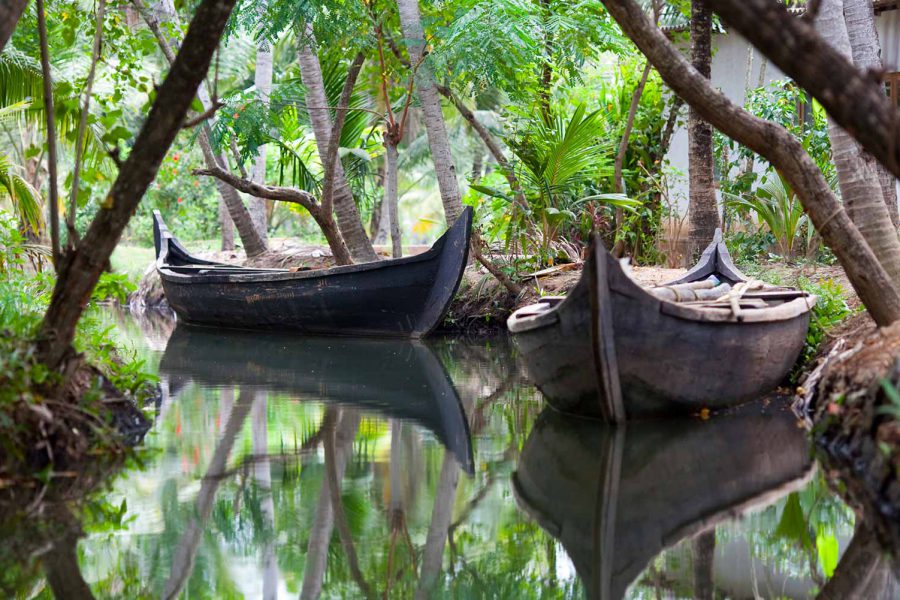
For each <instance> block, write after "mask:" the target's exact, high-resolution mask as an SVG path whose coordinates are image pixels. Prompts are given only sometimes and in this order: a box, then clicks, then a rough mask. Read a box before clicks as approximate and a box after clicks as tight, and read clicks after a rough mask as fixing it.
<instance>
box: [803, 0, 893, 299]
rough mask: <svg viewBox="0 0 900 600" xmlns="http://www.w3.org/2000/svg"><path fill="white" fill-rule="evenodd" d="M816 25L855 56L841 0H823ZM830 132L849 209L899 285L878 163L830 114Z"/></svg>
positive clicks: (838, 47) (840, 48)
mask: <svg viewBox="0 0 900 600" xmlns="http://www.w3.org/2000/svg"><path fill="white" fill-rule="evenodd" d="M816 29H817V30H818V31H819V33H820V35H821V36H822V37H823V38H824V39H825V40H827V41H828V43H829V44H831V46H832V47H833V48H835V49H836V50H838V51H839V52H840V53H841V54H843V55H844V56H847V57H850V56H852V50H851V46H850V38H849V35H848V30H847V23H846V21H845V20H844V2H843V1H842V0H822V3H821V5H820V6H819V14H818V16H817V17H816ZM828 136H829V137H830V138H831V150H832V155H833V157H834V164H835V166H836V167H837V174H838V183H839V184H840V188H841V196H842V198H843V200H844V206H845V207H846V209H847V213H848V214H849V215H850V219H851V220H853V222H854V223H855V224H856V226H857V227H858V228H859V231H860V233H862V235H863V237H864V238H865V239H866V242H868V244H869V247H871V248H872V252H874V253H875V256H876V257H877V258H878V262H880V263H881V265H882V266H883V267H884V270H885V271H887V273H888V276H889V277H890V278H891V280H892V281H893V282H894V284H895V285H900V238H898V237H897V230H896V229H895V228H894V225H893V222H892V221H891V215H890V213H889V212H888V208H887V205H886V204H885V201H884V192H883V191H882V187H881V183H880V177H879V173H878V166H877V163H876V161H875V159H873V158H872V157H871V156H870V155H869V154H868V153H867V152H865V151H864V150H863V149H862V147H861V146H860V145H859V144H858V143H857V142H856V140H854V139H853V137H852V136H851V135H850V134H849V133H848V132H847V131H846V130H845V129H843V128H842V127H841V126H840V125H838V124H837V122H836V121H835V120H834V119H832V118H831V117H830V116H829V118H828Z"/></svg>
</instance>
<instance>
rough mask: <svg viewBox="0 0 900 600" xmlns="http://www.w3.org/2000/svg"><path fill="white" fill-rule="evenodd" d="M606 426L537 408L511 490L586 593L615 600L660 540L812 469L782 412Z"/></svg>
mask: <svg viewBox="0 0 900 600" xmlns="http://www.w3.org/2000/svg"><path fill="white" fill-rule="evenodd" d="M750 410H755V411H756V412H755V413H754V414H735V415H726V416H722V417H721V418H717V419H715V420H714V421H713V422H703V421H689V420H675V421H671V420H670V421H665V422H646V423H636V424H632V425H628V426H627V427H624V428H623V427H619V428H612V427H609V426H605V425H603V424H601V423H598V422H592V421H584V420H578V419H573V418H570V417H566V416H564V415H560V414H558V413H555V412H553V411H544V414H542V415H541V417H540V418H539V419H538V421H537V423H536V424H535V426H534V429H533V430H532V432H531V435H530V436H529V438H528V440H527V441H526V442H525V447H524V448H523V450H522V455H521V457H520V460H519V464H518V467H517V470H516V473H515V474H514V475H513V489H514V492H515V495H516V498H517V500H518V502H519V505H520V506H521V507H522V508H523V509H524V510H525V511H526V512H528V513H529V514H531V515H532V516H533V517H534V518H535V519H536V520H537V522H538V523H539V524H540V526H541V527H542V528H544V529H546V530H547V531H548V532H549V533H550V534H551V535H553V536H554V537H555V538H557V539H559V540H560V542H561V543H562V545H563V547H564V548H565V550H566V552H567V553H568V554H569V556H570V558H571V559H572V562H573V563H574V565H575V569H576V571H577V572H578V575H579V577H580V578H581V580H582V582H583V584H584V586H585V588H586V589H587V590H588V594H587V595H588V597H591V598H604V599H610V598H615V599H617V598H621V597H623V596H624V594H625V591H626V589H627V587H628V586H629V585H630V584H631V582H632V581H634V580H635V578H637V576H638V575H639V574H640V573H641V572H642V571H643V570H644V569H645V568H646V567H647V565H648V564H649V563H650V561H651V560H652V559H653V558H654V557H655V556H656V555H657V554H659V553H660V552H662V551H663V550H664V549H666V548H668V547H670V546H672V545H674V544H676V543H677V542H679V541H680V540H682V539H684V538H686V537H688V536H691V535H695V534H697V533H700V532H702V531H705V530H707V529H709V528H711V527H713V526H714V525H715V524H716V523H718V522H720V521H722V520H724V519H726V518H729V517H732V516H734V515H736V514H738V513H739V512H740V511H742V510H746V509H749V508H751V507H753V506H756V505H759V504H761V503H764V502H771V501H772V500H774V499H775V498H776V497H778V496H780V495H782V494H784V493H787V492H788V491H790V490H792V489H795V488H796V487H797V486H799V485H800V484H802V483H803V482H804V481H805V480H806V476H807V475H808V474H809V473H810V472H811V469H812V460H811V458H810V455H809V449H808V444H807V440H806V437H805V435H804V433H803V431H802V430H800V429H798V428H797V426H796V419H795V418H794V417H793V415H791V414H790V413H789V411H784V410H780V409H778V410H776V411H775V412H773V413H770V414H760V413H759V410H760V409H759V408H758V407H746V409H744V410H743V411H741V412H745V413H746V412H749V411H750Z"/></svg>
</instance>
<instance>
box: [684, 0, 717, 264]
mask: <svg viewBox="0 0 900 600" xmlns="http://www.w3.org/2000/svg"><path fill="white" fill-rule="evenodd" d="M711 62H712V11H711V10H710V9H709V8H708V7H705V6H703V5H702V4H701V3H700V0H692V1H691V63H692V64H693V65H694V68H695V69H696V70H697V71H698V72H699V73H700V74H701V75H702V76H703V77H705V78H706V79H709V78H710V75H711V66H710V63H711ZM688 176H689V187H690V203H689V206H688V239H689V242H690V248H689V251H690V254H691V255H693V254H695V253H696V252H698V251H699V250H700V249H701V248H703V247H704V246H706V245H707V244H708V243H709V240H711V239H712V237H713V234H714V233H715V230H716V227H718V226H719V209H718V207H717V205H716V188H715V180H714V176H713V131H712V126H711V125H710V124H709V123H707V122H706V121H704V120H703V118H702V117H701V116H700V113H699V112H698V111H697V110H696V109H695V108H694V107H693V106H692V107H690V110H689V112H688Z"/></svg>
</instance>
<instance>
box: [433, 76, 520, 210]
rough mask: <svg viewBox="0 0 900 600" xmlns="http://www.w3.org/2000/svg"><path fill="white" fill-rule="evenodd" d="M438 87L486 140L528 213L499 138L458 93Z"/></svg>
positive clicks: (485, 142)
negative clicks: (498, 141) (464, 102)
mask: <svg viewBox="0 0 900 600" xmlns="http://www.w3.org/2000/svg"><path fill="white" fill-rule="evenodd" d="M436 87H437V90H438V92H440V94H441V95H442V96H443V97H444V98H447V99H448V100H450V102H452V103H453V106H455V107H456V110H457V111H459V114H460V116H461V117H462V118H463V119H465V120H466V122H467V123H469V125H471V126H472V129H474V130H475V133H477V134H478V137H480V138H481V141H482V142H484V145H485V146H487V149H488V151H489V152H490V153H491V156H493V157H494V160H495V161H496V162H497V165H499V167H500V170H501V171H503V175H504V176H506V181H507V182H508V183H509V187H510V188H512V191H513V197H514V198H515V201H516V204H518V205H519V208H521V209H522V210H524V211H525V212H526V213H527V212H528V211H529V206H528V200H527V199H526V198H525V193H524V192H523V191H522V186H521V184H520V183H519V179H518V178H517V177H516V174H515V171H513V168H512V165H511V164H510V162H509V160H507V158H506V155H505V154H504V153H503V150H502V149H501V148H500V145H499V144H498V143H497V140H496V139H494V136H493V135H491V132H490V131H488V130H487V127H485V126H484V125H483V124H482V123H481V121H479V120H478V118H477V117H476V116H475V113H473V112H472V111H471V110H469V107H468V106H466V105H465V104H463V102H462V101H461V100H460V99H459V98H458V97H457V96H456V94H454V93H453V90H451V89H450V88H449V87H447V86H445V85H437V86H436Z"/></svg>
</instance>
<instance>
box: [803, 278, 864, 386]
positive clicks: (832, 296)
mask: <svg viewBox="0 0 900 600" xmlns="http://www.w3.org/2000/svg"><path fill="white" fill-rule="evenodd" d="M797 287H799V288H800V289H802V290H803V291H805V292H809V293H810V294H814V295H815V296H817V301H816V305H815V306H814V307H813V309H812V315H811V318H810V321H809V330H808V331H807V332H806V343H805V344H804V346H803V352H802V353H801V355H800V358H799V359H798V361H797V366H796V367H795V369H794V373H793V375H792V380H796V378H797V377H798V376H799V374H800V372H801V370H802V369H803V368H804V367H806V365H807V364H809V362H810V361H811V360H812V359H813V357H815V355H816V353H817V352H818V351H819V346H821V344H822V342H823V341H824V340H825V336H826V334H827V333H828V331H829V330H830V329H831V328H833V327H834V326H835V325H837V324H839V323H840V322H841V321H843V320H844V319H846V318H847V317H849V316H850V315H852V314H853V310H852V309H851V308H850V307H849V306H848V305H847V300H846V292H845V291H844V288H843V287H842V286H841V284H839V283H837V282H836V281H834V280H833V279H823V280H821V281H820V282H819V283H813V282H811V281H809V280H808V279H805V278H800V279H799V280H798V281H797Z"/></svg>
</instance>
